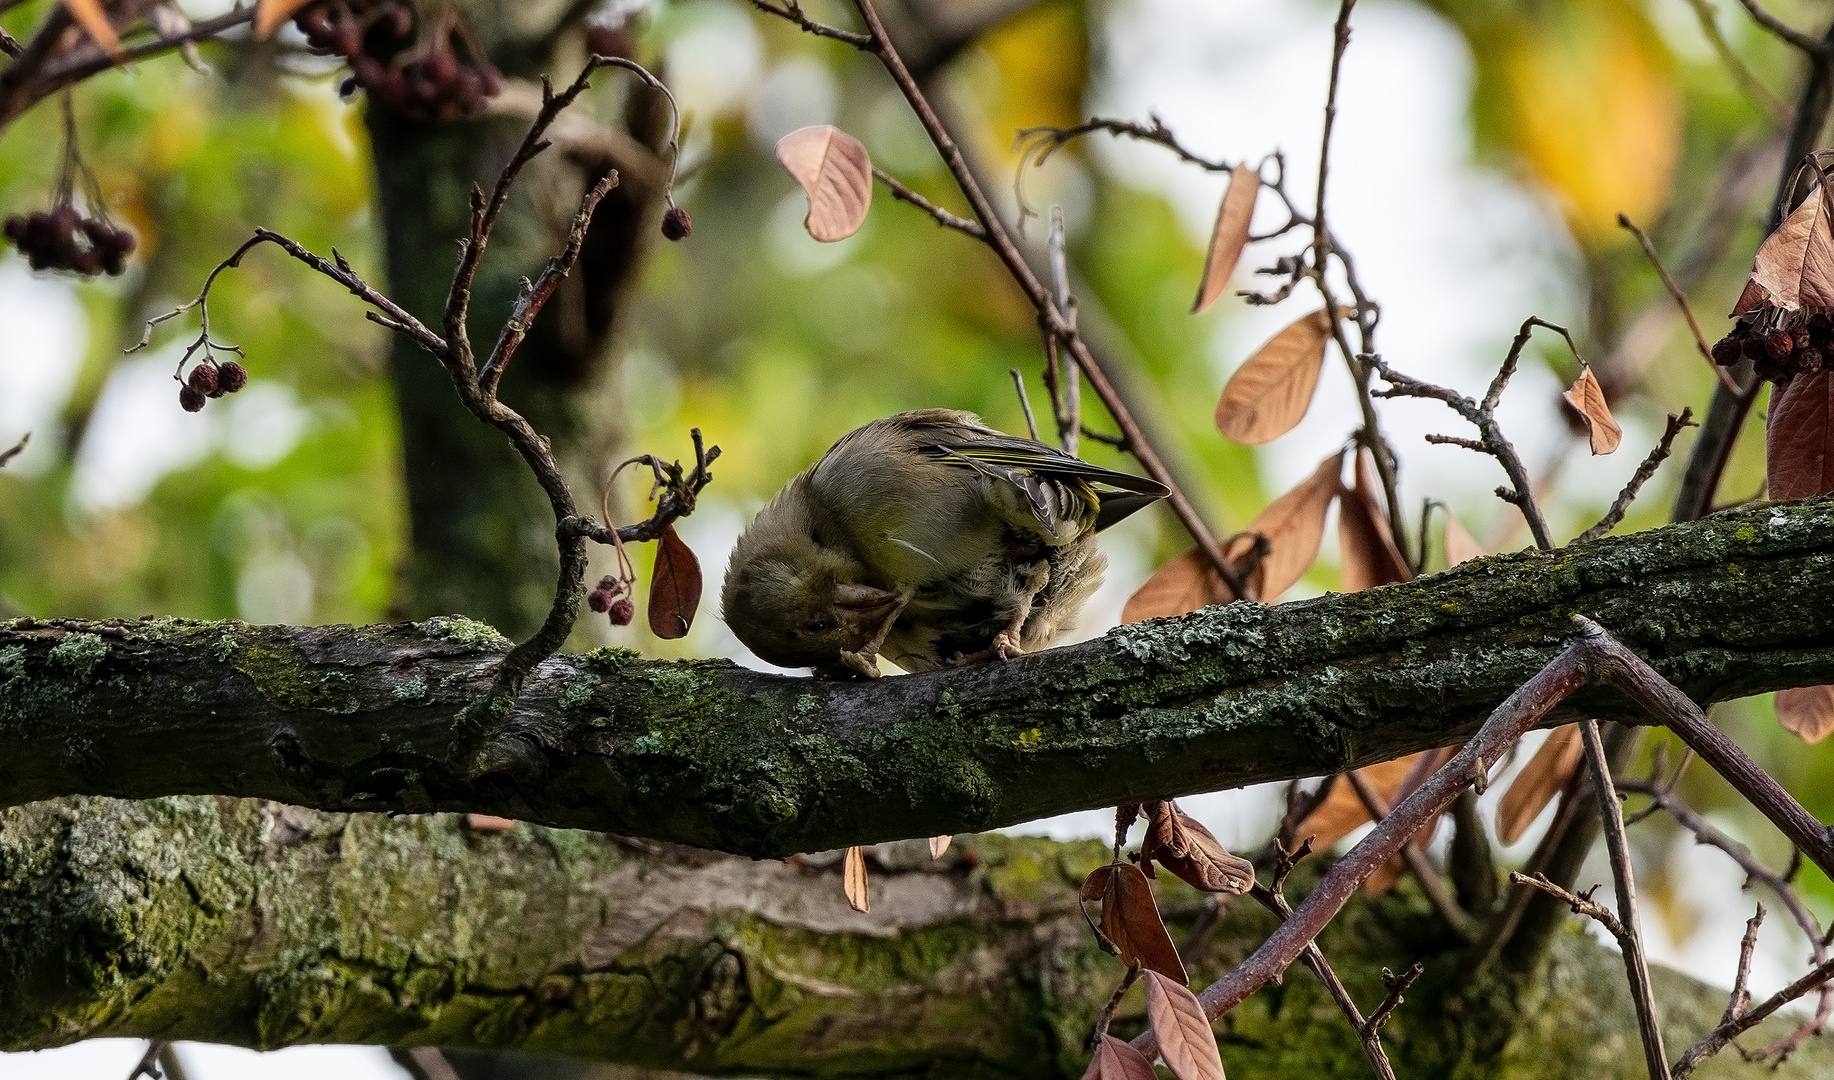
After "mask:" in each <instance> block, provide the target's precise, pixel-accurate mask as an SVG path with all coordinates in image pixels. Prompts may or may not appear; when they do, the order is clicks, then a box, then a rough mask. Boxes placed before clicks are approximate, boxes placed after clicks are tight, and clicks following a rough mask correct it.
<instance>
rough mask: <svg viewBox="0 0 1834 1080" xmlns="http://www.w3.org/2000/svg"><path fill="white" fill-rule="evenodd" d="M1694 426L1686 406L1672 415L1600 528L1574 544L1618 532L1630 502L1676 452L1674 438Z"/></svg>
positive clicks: (1584, 535)
mask: <svg viewBox="0 0 1834 1080" xmlns="http://www.w3.org/2000/svg"><path fill="white" fill-rule="evenodd" d="M1694 426H1695V424H1694V410H1693V409H1691V408H1687V407H1686V406H1683V407H1682V410H1681V415H1680V416H1676V415H1675V414H1674V413H1669V414H1668V426H1667V427H1666V428H1664V429H1663V432H1662V438H1661V440H1660V441H1658V442H1657V443H1656V445H1655V448H1654V449H1652V450H1651V451H1650V452H1649V456H1648V457H1646V458H1644V459H1643V463H1642V464H1641V465H1638V466H1637V471H1636V472H1634V473H1632V474H1631V476H1630V481H1629V482H1628V483H1626V484H1625V485H1624V490H1622V491H1620V492H1618V495H1617V498H1616V499H1613V500H1612V502H1611V509H1609V510H1607V511H1605V516H1604V517H1602V518H1599V519H1598V524H1597V525H1594V526H1592V527H1591V528H1590V529H1587V530H1586V531H1585V532H1582V533H1580V534H1579V536H1578V537H1576V538H1575V539H1574V541H1573V542H1574V543H1575V544H1584V543H1588V542H1590V541H1593V540H1597V539H1598V538H1599V537H1601V536H1603V535H1605V534H1606V533H1608V532H1610V531H1611V530H1612V529H1615V528H1617V526H1618V522H1620V521H1623V520H1624V513H1625V511H1627V510H1629V509H1630V504H1631V502H1632V501H1633V500H1634V499H1635V498H1636V497H1637V492H1639V491H1641V490H1643V485H1644V484H1646V483H1648V482H1649V478H1650V477H1652V476H1654V475H1656V469H1657V468H1658V467H1660V466H1661V464H1662V463H1663V462H1664V461H1667V460H1668V455H1669V453H1670V451H1672V450H1673V449H1674V445H1675V436H1677V435H1679V434H1681V430H1682V429H1683V428H1689V427H1694Z"/></svg>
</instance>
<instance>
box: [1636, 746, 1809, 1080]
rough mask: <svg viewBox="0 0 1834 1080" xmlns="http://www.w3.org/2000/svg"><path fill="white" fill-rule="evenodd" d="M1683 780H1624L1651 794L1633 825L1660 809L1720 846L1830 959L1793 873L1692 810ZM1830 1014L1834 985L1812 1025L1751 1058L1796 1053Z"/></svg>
mask: <svg viewBox="0 0 1834 1080" xmlns="http://www.w3.org/2000/svg"><path fill="white" fill-rule="evenodd" d="M1691 752H1692V751H1690V753H1691ZM1679 778H1680V771H1679V770H1677V771H1676V773H1675V777H1674V779H1672V780H1671V781H1670V782H1668V783H1666V784H1662V785H1657V784H1655V783H1654V782H1652V781H1637V780H1627V781H1624V782H1623V784H1622V788H1623V790H1625V791H1629V792H1635V793H1637V794H1639V795H1647V796H1649V798H1650V800H1651V801H1650V804H1649V806H1648V808H1647V809H1645V810H1643V811H1640V812H1638V813H1637V814H1635V815H1632V817H1631V819H1630V821H1632V822H1634V821H1636V820H1638V819H1640V818H1642V817H1644V816H1646V815H1648V814H1649V813H1653V812H1655V811H1658V810H1659V811H1663V812H1666V813H1667V814H1668V815H1669V816H1670V817H1672V818H1674V819H1675V823H1676V824H1678V825H1680V826H1681V827H1682V828H1683V829H1686V830H1687V831H1688V832H1690V833H1693V834H1694V842H1695V843H1698V844H1705V845H1707V846H1708V847H1713V848H1717V849H1719V850H1720V851H1722V852H1724V853H1725V855H1726V856H1727V857H1728V858H1730V859H1731V860H1732V861H1733V862H1735V863H1737V864H1738V867H1739V869H1740V870H1743V871H1744V872H1745V881H1746V887H1747V888H1749V887H1750V883H1751V882H1754V881H1757V882H1763V883H1764V885H1765V886H1766V887H1767V888H1769V889H1770V891H1771V892H1772V893H1773V894H1774V895H1775V896H1776V898H1777V900H1778V902H1779V903H1781V904H1782V905H1783V908H1784V910H1785V911H1788V912H1789V915H1790V918H1791V919H1793V920H1795V923H1796V925H1797V927H1799V928H1800V929H1801V930H1802V933H1803V936H1805V937H1807V938H1808V941H1809V948H1810V950H1811V955H1812V959H1813V960H1814V962H1815V963H1817V964H1819V963H1822V962H1823V961H1825V960H1827V959H1828V941H1827V938H1826V935H1825V934H1824V933H1823V932H1822V929H1821V923H1820V922H1819V921H1818V920H1817V919H1816V918H1815V915H1814V913H1813V912H1811V911H1810V910H1809V908H1808V905H1807V904H1805V903H1803V902H1802V897H1801V896H1800V895H1799V894H1798V893H1797V892H1796V889H1795V887H1794V886H1792V885H1791V884H1790V878H1791V877H1793V876H1794V875H1793V872H1792V873H1789V874H1779V873H1777V872H1776V871H1775V870H1772V869H1771V868H1770V867H1768V866H1765V865H1764V864H1763V863H1761V862H1759V861H1758V860H1757V858H1756V857H1755V856H1753V855H1752V854H1751V851H1750V849H1748V848H1746V847H1745V845H1743V844H1741V843H1739V842H1738V841H1736V840H1734V839H1732V838H1731V837H1729V836H1727V835H1726V834H1725V833H1723V832H1720V831H1719V830H1718V829H1716V828H1714V827H1713V826H1712V825H1711V824H1710V823H1708V821H1707V820H1706V819H1705V818H1703V817H1701V816H1700V814H1698V813H1697V812H1695V810H1694V809H1693V808H1692V807H1690V806H1688V804H1687V803H1685V802H1683V801H1682V800H1681V798H1680V796H1678V795H1676V794H1675V784H1674V780H1678V779H1679ZM1791 857H1792V863H1799V862H1800V860H1801V858H1802V852H1801V850H1800V849H1797V848H1792V849H1791ZM1830 1016H1834V986H1826V987H1823V988H1822V991H1821V1000H1820V1003H1819V1004H1818V1005H1817V1007H1816V1009H1815V1014H1814V1016H1812V1017H1811V1018H1810V1019H1809V1021H1808V1022H1807V1023H1805V1024H1802V1025H1801V1026H1800V1027H1798V1028H1797V1030H1796V1032H1795V1033H1794V1034H1791V1035H1787V1036H1784V1037H1783V1038H1782V1039H1780V1040H1778V1041H1777V1042H1775V1043H1772V1044H1771V1045H1770V1046H1767V1047H1765V1048H1764V1049H1763V1050H1761V1051H1756V1052H1754V1053H1753V1054H1752V1055H1751V1056H1752V1057H1754V1058H1767V1057H1773V1056H1777V1055H1781V1054H1784V1053H1787V1052H1789V1051H1791V1050H1794V1049H1795V1048H1796V1046H1797V1045H1799V1044H1800V1043H1801V1042H1802V1041H1803V1040H1805V1039H1807V1038H1808V1037H1809V1036H1811V1035H1813V1034H1815V1033H1817V1032H1819V1031H1820V1030H1821V1029H1822V1028H1823V1027H1824V1026H1826V1024H1827V1022H1828V1019H1829V1017H1830Z"/></svg>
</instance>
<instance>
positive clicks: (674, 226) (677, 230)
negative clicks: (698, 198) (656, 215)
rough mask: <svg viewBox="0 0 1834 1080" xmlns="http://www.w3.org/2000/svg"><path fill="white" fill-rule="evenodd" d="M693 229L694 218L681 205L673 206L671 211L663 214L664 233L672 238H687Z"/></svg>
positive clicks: (670, 208)
mask: <svg viewBox="0 0 1834 1080" xmlns="http://www.w3.org/2000/svg"><path fill="white" fill-rule="evenodd" d="M693 231H694V220H693V219H692V218H690V217H689V216H688V212H687V211H686V210H683V209H682V208H681V207H679V206H671V207H669V212H668V213H666V214H664V215H662V235H664V236H666V237H668V238H669V239H670V240H686V239H687V238H688V234H689V233H691V232H693Z"/></svg>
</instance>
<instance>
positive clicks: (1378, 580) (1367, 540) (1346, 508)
mask: <svg viewBox="0 0 1834 1080" xmlns="http://www.w3.org/2000/svg"><path fill="white" fill-rule="evenodd" d="M1382 503H1383V499H1382V495H1381V489H1380V488H1379V487H1378V486H1377V481H1376V479H1375V469H1374V468H1373V467H1372V466H1371V465H1370V463H1369V454H1368V452H1367V451H1359V452H1358V453H1357V456H1356V485H1355V486H1354V487H1351V488H1349V489H1347V490H1345V491H1344V492H1343V498H1342V499H1340V500H1338V504H1337V536H1338V543H1339V546H1340V547H1341V548H1342V555H1341V557H1342V559H1343V566H1342V568H1341V569H1342V576H1343V581H1342V585H1343V590H1344V591H1345V592H1347V593H1353V592H1362V591H1363V590H1364V589H1370V588H1374V587H1375V586H1377V585H1390V584H1393V583H1394V582H1397V581H1411V580H1412V579H1413V576H1414V571H1413V568H1412V567H1410V566H1408V565H1407V559H1406V557H1405V556H1403V555H1402V554H1401V551H1400V549H1399V548H1397V547H1395V537H1394V533H1393V532H1391V531H1390V530H1389V527H1388V515H1387V514H1386V513H1384V512H1383V510H1382Z"/></svg>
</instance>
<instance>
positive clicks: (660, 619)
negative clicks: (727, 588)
mask: <svg viewBox="0 0 1834 1080" xmlns="http://www.w3.org/2000/svg"><path fill="white" fill-rule="evenodd" d="M700 592H701V572H700V560H699V559H697V558H695V557H694V552H693V550H692V549H690V548H689V547H688V545H687V543H686V542H684V541H683V540H682V538H681V537H680V536H678V535H677V534H676V532H675V526H673V525H668V526H665V527H664V528H663V530H662V538H661V539H659V540H657V541H656V569H655V572H654V573H652V574H651V575H650V611H649V614H650V631H651V632H652V633H654V634H655V635H656V636H657V637H659V638H678V637H681V636H683V635H684V634H686V633H687V632H688V627H690V626H693V625H694V612H695V611H696V610H698V609H699V608H700Z"/></svg>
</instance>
